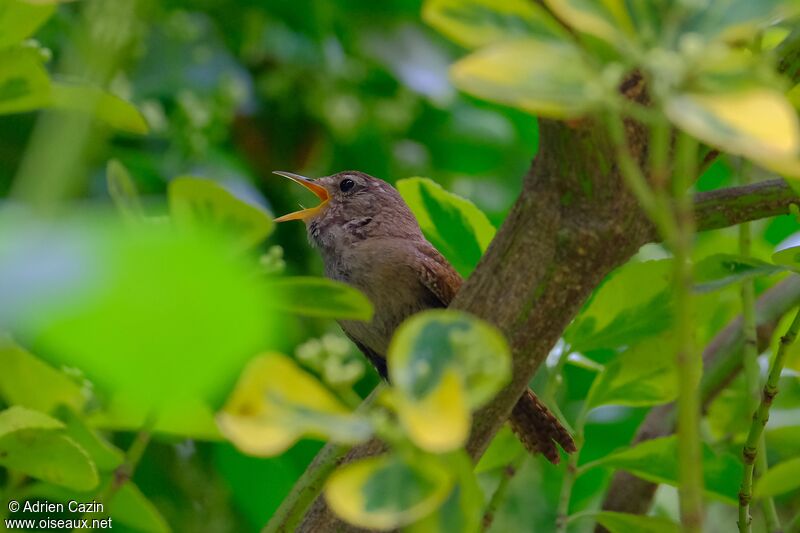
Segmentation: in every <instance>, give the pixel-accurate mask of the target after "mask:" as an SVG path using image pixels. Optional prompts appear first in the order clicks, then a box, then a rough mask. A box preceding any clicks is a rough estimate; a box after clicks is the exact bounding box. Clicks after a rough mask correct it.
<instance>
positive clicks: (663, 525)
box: [594, 511, 681, 533]
mask: <svg viewBox="0 0 800 533" xmlns="http://www.w3.org/2000/svg"><path fill="white" fill-rule="evenodd" d="M594 518H595V520H597V523H598V524H600V525H601V526H603V527H604V528H606V529H607V530H608V531H610V533H679V532H680V531H681V527H680V525H678V524H677V523H675V522H673V521H672V520H669V519H668V518H661V517H657V516H642V515H635V514H628V513H616V512H613V511H602V512H599V513H597V514H595V515H594Z"/></svg>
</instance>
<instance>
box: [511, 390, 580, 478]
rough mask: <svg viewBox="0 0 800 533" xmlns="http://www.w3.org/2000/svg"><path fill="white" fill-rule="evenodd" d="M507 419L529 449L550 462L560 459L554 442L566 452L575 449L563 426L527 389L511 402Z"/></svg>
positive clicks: (554, 462)
mask: <svg viewBox="0 0 800 533" xmlns="http://www.w3.org/2000/svg"><path fill="white" fill-rule="evenodd" d="M509 422H511V429H513V430H514V433H516V434H517V437H519V440H520V441H521V442H522V444H523V445H524V446H525V448H527V449H528V451H529V452H531V453H532V454H535V453H541V454H542V455H544V456H545V457H546V458H547V460H548V461H550V462H551V463H553V464H558V462H559V461H560V460H561V457H560V456H559V454H558V448H557V447H556V444H560V445H561V447H562V448H563V449H564V451H565V452H567V453H572V452H574V451H576V450H577V448H576V447H575V441H573V440H572V436H571V435H570V434H569V432H568V431H567V430H566V428H564V426H562V425H561V422H559V421H558V419H557V418H556V417H555V415H553V413H551V412H550V410H549V409H548V408H547V406H546V405H544V404H543V403H542V402H541V401H540V400H539V398H537V397H536V395H535V394H534V393H533V391H532V390H530V389H528V391H527V392H526V393H525V394H524V395H523V396H522V398H520V399H519V401H518V402H517V405H515V406H514V410H513V411H511V417H510V419H509Z"/></svg>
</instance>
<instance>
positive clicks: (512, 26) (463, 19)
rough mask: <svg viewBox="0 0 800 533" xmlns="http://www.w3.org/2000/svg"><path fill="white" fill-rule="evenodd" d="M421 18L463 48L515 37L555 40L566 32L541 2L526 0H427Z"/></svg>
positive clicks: (561, 37)
mask: <svg viewBox="0 0 800 533" xmlns="http://www.w3.org/2000/svg"><path fill="white" fill-rule="evenodd" d="M422 18H423V20H424V21H425V22H427V23H428V24H430V25H431V26H433V27H434V28H435V29H436V30H438V31H439V32H440V33H442V34H444V35H446V36H447V37H448V38H450V39H452V40H453V41H455V42H457V43H458V44H460V45H462V46H464V47H467V48H480V47H482V46H486V45H488V44H492V43H495V42H498V41H505V40H508V39H513V38H517V37H540V38H551V39H554V40H557V39H563V38H565V37H566V36H567V33H566V32H565V31H564V29H563V28H562V27H561V26H560V25H559V24H558V22H556V21H555V20H554V19H553V17H551V16H550V15H549V14H548V13H547V12H546V11H545V10H544V9H542V7H541V6H539V5H538V4H536V3H535V2H529V1H527V0H495V1H492V0H466V1H464V0H427V1H426V2H425V4H424V6H423V8H422Z"/></svg>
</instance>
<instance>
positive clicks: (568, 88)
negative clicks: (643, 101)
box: [450, 39, 602, 118]
mask: <svg viewBox="0 0 800 533" xmlns="http://www.w3.org/2000/svg"><path fill="white" fill-rule="evenodd" d="M450 77H451V79H452V81H453V84H454V85H455V86H456V87H457V88H459V89H461V90H462V91H464V92H466V93H468V94H470V95H472V96H476V97H478V98H483V99H484V100H489V101H491V102H497V103H499V104H505V105H508V106H511V107H514V108H517V109H521V110H523V111H526V112H528V113H532V114H534V115H541V116H545V117H551V118H567V117H575V116H579V115H582V114H584V113H586V112H588V111H591V110H593V109H595V108H596V107H597V106H598V105H599V103H600V101H601V100H602V96H599V95H601V94H602V88H601V87H600V86H597V85H596V82H595V80H596V77H597V75H596V74H595V72H594V71H593V69H592V68H591V67H590V66H589V65H588V64H587V63H586V62H585V60H584V56H583V55H582V54H581V52H580V50H579V49H578V48H577V47H575V46H574V45H572V44H571V43H570V42H568V41H564V42H558V43H557V42H547V41H537V40H534V39H519V40H515V41H505V42H500V43H497V44H493V45H491V46H489V47H487V48H483V49H481V50H479V51H477V52H474V53H473V54H471V55H469V56H467V57H465V58H464V59H461V60H460V61H458V62H456V63H455V64H454V65H453V66H452V67H451V69H450Z"/></svg>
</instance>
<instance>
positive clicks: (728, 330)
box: [595, 275, 800, 532]
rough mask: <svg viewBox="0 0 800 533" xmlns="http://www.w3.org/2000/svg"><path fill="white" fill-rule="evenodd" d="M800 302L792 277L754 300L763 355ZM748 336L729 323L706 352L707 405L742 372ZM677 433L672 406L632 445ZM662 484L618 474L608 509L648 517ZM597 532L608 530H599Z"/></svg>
mask: <svg viewBox="0 0 800 533" xmlns="http://www.w3.org/2000/svg"><path fill="white" fill-rule="evenodd" d="M798 302H800V276H795V275H792V276H790V277H788V278H787V279H785V280H783V281H781V282H780V283H778V284H777V285H775V286H774V287H772V288H771V289H769V290H768V291H766V292H765V293H764V294H762V295H761V297H760V298H759V299H758V301H757V302H756V324H757V326H758V349H759V352H762V351H764V350H765V349H766V348H767V347H768V346H769V342H770V339H771V338H772V333H773V332H774V330H775V327H776V326H777V324H778V321H779V320H780V318H781V317H782V316H783V315H784V314H786V313H787V312H788V311H790V310H791V309H792V308H793V307H795V306H796V305H797V304H798ZM743 354H744V334H743V330H742V318H741V317H738V318H736V319H735V320H733V321H731V323H730V324H728V325H727V326H726V327H725V328H724V329H723V330H722V331H720V332H719V333H718V334H717V335H716V336H715V337H714V339H713V340H712V341H711V342H710V343H709V344H708V346H707V347H706V349H705V351H704V352H703V367H704V372H703V379H702V382H701V384H700V396H701V399H702V402H703V406H704V407H707V406H708V405H709V404H710V403H711V401H712V400H713V399H714V398H715V397H716V396H717V394H719V392H721V391H722V389H724V388H725V386H726V385H727V384H728V383H730V381H731V380H732V379H733V378H734V377H736V374H737V373H738V372H739V371H740V370H741V368H742V361H743ZM674 429H675V421H674V405H673V404H667V405H662V406H659V407H655V408H653V409H652V410H651V411H650V413H649V414H648V415H647V417H645V419H644V421H643V422H642V424H641V425H640V426H639V430H638V431H637V432H636V436H635V437H634V439H633V441H632V442H631V445H635V444H638V443H640V442H643V441H646V440H650V439H655V438H658V437H665V436H667V435H670V434H672V433H673V431H674ZM657 487H658V484H656V483H651V482H650V481H645V480H643V479H641V478H638V477H636V476H634V475H633V474H629V473H628V472H625V471H623V470H619V471H617V472H616V473H615V474H614V477H613V478H612V480H611V484H610V485H609V489H608V491H607V492H606V497H605V500H604V501H603V510H604V511H618V512H624V513H632V514H644V513H646V512H647V510H648V509H649V508H650V505H651V503H652V501H653V496H654V494H655V491H656V488H657ZM595 531H597V532H604V531H606V530H605V528H603V527H602V526H597V528H596V529H595Z"/></svg>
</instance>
